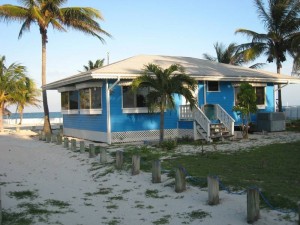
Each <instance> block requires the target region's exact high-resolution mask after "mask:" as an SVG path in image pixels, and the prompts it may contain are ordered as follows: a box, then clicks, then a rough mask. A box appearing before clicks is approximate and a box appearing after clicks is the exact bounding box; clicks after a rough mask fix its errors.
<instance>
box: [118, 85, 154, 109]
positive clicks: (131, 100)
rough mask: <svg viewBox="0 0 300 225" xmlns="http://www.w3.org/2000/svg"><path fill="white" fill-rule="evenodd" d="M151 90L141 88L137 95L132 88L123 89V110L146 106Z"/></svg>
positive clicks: (125, 87)
mask: <svg viewBox="0 0 300 225" xmlns="http://www.w3.org/2000/svg"><path fill="white" fill-rule="evenodd" d="M148 90H149V88H139V89H138V90H137V92H136V93H133V92H132V91H131V87H129V86H124V87H123V108H140V107H147V106H146V97H147V94H148V93H149V91H148Z"/></svg>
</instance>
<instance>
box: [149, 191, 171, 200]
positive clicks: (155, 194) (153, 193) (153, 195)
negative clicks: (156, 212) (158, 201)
mask: <svg viewBox="0 0 300 225" xmlns="http://www.w3.org/2000/svg"><path fill="white" fill-rule="evenodd" d="M145 195H146V197H147V198H166V197H170V196H169V195H159V193H158V190H150V189H147V190H146V192H145Z"/></svg>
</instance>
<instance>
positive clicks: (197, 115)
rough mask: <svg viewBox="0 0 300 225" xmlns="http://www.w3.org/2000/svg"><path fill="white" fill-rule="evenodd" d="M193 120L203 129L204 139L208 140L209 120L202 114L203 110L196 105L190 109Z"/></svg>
mask: <svg viewBox="0 0 300 225" xmlns="http://www.w3.org/2000/svg"><path fill="white" fill-rule="evenodd" d="M192 112H193V117H194V120H195V121H196V122H197V123H198V124H199V125H200V126H201V128H202V129H203V130H204V131H205V133H206V137H204V138H205V139H206V141H210V120H209V119H208V118H207V116H206V115H205V114H204V112H203V111H202V110H201V109H200V108H199V107H197V106H195V107H194V108H193V110H192Z"/></svg>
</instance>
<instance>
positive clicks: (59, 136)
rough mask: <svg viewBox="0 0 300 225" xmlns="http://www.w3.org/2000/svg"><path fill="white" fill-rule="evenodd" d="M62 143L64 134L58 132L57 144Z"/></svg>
mask: <svg viewBox="0 0 300 225" xmlns="http://www.w3.org/2000/svg"><path fill="white" fill-rule="evenodd" d="M61 143H62V136H61V135H60V134H58V135H57V137H56V144H57V145H61Z"/></svg>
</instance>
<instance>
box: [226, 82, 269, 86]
mask: <svg viewBox="0 0 300 225" xmlns="http://www.w3.org/2000/svg"><path fill="white" fill-rule="evenodd" d="M248 83H249V82H248ZM241 84H242V82H231V85H232V86H233V87H239V86H241ZM249 84H250V85H251V86H252V87H266V86H267V83H249Z"/></svg>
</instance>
